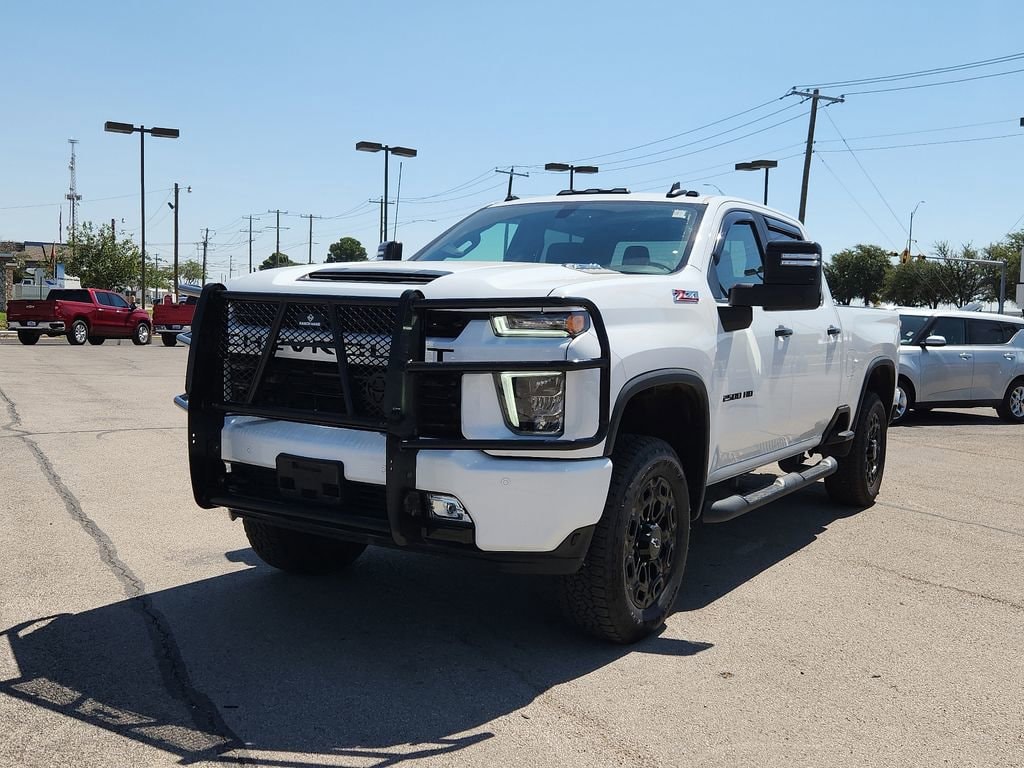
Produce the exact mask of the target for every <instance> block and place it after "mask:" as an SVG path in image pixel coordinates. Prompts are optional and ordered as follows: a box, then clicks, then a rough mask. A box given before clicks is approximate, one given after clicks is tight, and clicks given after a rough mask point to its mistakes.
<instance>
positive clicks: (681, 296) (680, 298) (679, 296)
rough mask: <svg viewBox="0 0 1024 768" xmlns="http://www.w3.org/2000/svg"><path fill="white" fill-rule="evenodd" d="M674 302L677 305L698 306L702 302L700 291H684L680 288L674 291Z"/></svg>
mask: <svg viewBox="0 0 1024 768" xmlns="http://www.w3.org/2000/svg"><path fill="white" fill-rule="evenodd" d="M672 301H674V302H675V303H676V304H696V303H697V302H698V301H700V292H699V291H684V290H681V289H679V288H673V289H672Z"/></svg>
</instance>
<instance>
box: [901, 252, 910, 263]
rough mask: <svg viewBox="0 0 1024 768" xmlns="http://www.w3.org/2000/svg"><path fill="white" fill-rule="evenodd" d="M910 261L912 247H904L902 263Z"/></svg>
mask: <svg viewBox="0 0 1024 768" xmlns="http://www.w3.org/2000/svg"><path fill="white" fill-rule="evenodd" d="M909 261H910V249H909V248H904V249H903V253H901V254H900V264H906V263H907V262H909Z"/></svg>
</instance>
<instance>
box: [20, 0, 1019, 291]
mask: <svg viewBox="0 0 1024 768" xmlns="http://www.w3.org/2000/svg"><path fill="white" fill-rule="evenodd" d="M3 15H4V28H5V38H6V40H7V43H8V44H7V47H6V52H5V62H4V78H3V80H4V87H3V99H4V104H5V107H6V109H5V110H4V112H5V116H6V119H5V120H4V124H3V127H2V128H0V239H12V240H47V241H48V240H50V239H53V238H55V237H57V232H58V211H59V210H60V208H61V207H63V210H64V222H65V224H66V223H67V216H68V213H67V204H66V202H65V201H64V195H65V194H66V193H67V191H68V184H69V178H68V171H67V163H68V157H69V154H68V152H69V146H68V144H67V139H68V138H69V137H74V138H77V139H79V140H80V142H81V143H80V144H78V191H79V193H80V194H81V195H82V197H83V200H82V203H81V206H80V209H79V217H80V219H86V220H92V221H95V222H97V223H98V222H102V221H109V220H110V218H111V217H114V218H116V219H117V220H118V222H119V226H122V227H123V228H124V229H125V230H128V231H129V232H134V233H136V236H137V231H138V227H139V199H138V193H139V180H138V172H139V157H138V136H137V135H135V136H131V137H128V136H122V135H117V134H108V133H104V132H103V123H104V121H105V120H116V121H124V122H134V123H136V124H138V123H143V124H145V125H147V126H149V125H158V126H170V127H176V128H179V129H180V130H181V138H180V139H179V140H177V141H171V140H163V139H147V142H146V188H147V190H148V194H147V219H149V223H148V224H147V242H148V244H149V247H148V250H149V251H150V253H158V254H159V255H160V257H161V260H163V259H165V258H169V257H170V255H171V252H172V248H171V245H170V243H171V241H172V238H173V235H172V218H171V215H170V214H171V212H170V210H169V209H168V207H167V205H166V202H167V201H168V200H169V199H170V192H169V190H170V188H171V187H172V185H173V183H174V182H175V181H177V182H179V183H180V184H181V185H182V186H186V185H191V186H192V189H193V192H192V194H191V195H187V196H186V195H184V194H183V196H182V201H181V239H182V242H183V245H182V249H181V253H182V255H183V256H192V255H194V254H195V253H196V249H195V245H194V243H195V242H196V241H197V240H199V239H200V237H201V234H200V231H201V229H202V228H203V227H210V228H211V236H210V239H211V243H212V244H213V247H212V248H211V251H210V259H211V269H210V272H211V275H212V276H213V277H216V278H219V277H220V275H221V274H226V273H227V270H228V263H229V258H233V260H234V265H235V268H236V269H237V267H238V264H239V261H240V260H247V235H245V234H242V233H241V232H240V231H239V230H241V229H242V228H243V226H245V225H246V221H245V220H244V218H243V217H244V216H246V215H248V214H259V215H261V217H262V221H260V222H257V224H256V226H257V227H261V228H264V232H263V234H261V235H259V236H258V239H257V240H256V243H255V245H254V254H255V256H256V257H257V258H258V259H259V260H262V259H263V258H265V257H266V256H267V255H269V254H270V253H271V252H272V250H273V247H274V240H273V232H272V231H267V230H266V227H267V226H268V225H270V224H272V217H270V216H267V215H266V211H267V210H268V209H270V208H281V209H282V210H287V211H289V212H290V214H291V215H288V216H284V217H282V225H283V226H288V227H290V229H287V230H283V231H282V233H281V243H282V250H283V251H284V252H286V253H288V254H289V255H290V256H292V258H294V259H296V260H303V261H304V260H305V258H306V252H307V246H306V240H307V236H308V223H307V221H306V220H305V219H300V218H298V217H297V216H296V214H309V213H312V214H315V215H319V216H324V217H337V216H338V215H339V214H345V213H348V212H351V213H352V214H353V215H351V216H349V217H348V218H333V219H332V218H324V219H322V220H315V221H314V242H315V243H316V244H315V245H314V260H322V258H323V255H324V254H325V253H326V249H327V245H328V244H329V243H331V242H333V241H334V240H336V239H337V238H338V237H341V236H344V235H352V236H354V237H357V238H358V239H360V240H361V241H362V242H363V243H364V244H365V245H366V246H367V247H368V248H369V249H372V248H373V247H374V246H375V244H376V240H377V231H378V208H377V207H376V206H373V205H370V204H368V203H367V200H368V199H369V198H371V197H378V196H380V194H381V192H382V189H381V188H382V177H383V167H382V165H383V161H382V157H381V156H380V155H370V154H365V153H357V152H355V151H354V144H355V142H356V141H358V140H361V139H365V140H371V141H380V142H384V143H390V144H397V145H405V146H411V147H415V148H417V149H418V150H419V153H420V154H419V157H417V158H415V159H412V160H408V161H406V162H405V164H404V170H403V177H402V187H401V197H402V200H401V204H400V208H399V210H398V221H399V232H398V235H399V239H400V240H404V241H405V243H406V247H407V249H410V248H414V247H417V246H419V245H422V244H423V243H424V242H425V241H426V240H427V239H428V238H430V237H431V236H433V235H434V234H436V233H437V232H439V231H441V230H442V229H443V228H445V227H447V226H449V225H450V224H452V223H454V222H455V221H456V220H457V219H459V218H461V217H462V216H463V215H465V214H467V213H469V212H470V211H472V210H473V209H475V208H477V207H479V206H481V205H483V204H485V203H487V202H490V201H493V200H496V199H500V198H501V197H502V196H503V194H504V187H503V184H504V178H505V177H502V176H499V175H498V174H495V173H493V169H494V168H495V167H498V166H504V167H507V166H508V165H510V164H516V165H517V166H537V165H542V164H543V163H544V162H546V161H559V162H568V161H574V160H579V159H585V158H591V157H593V156H597V155H605V156H603V157H595V158H594V159H593V160H592V161H588V162H593V163H595V164H598V165H600V166H601V168H602V171H601V173H600V175H598V176H596V177H586V179H585V180H586V181H587V183H588V184H590V183H593V184H600V185H601V186H618V185H625V186H628V187H630V188H632V189H634V190H646V189H656V190H660V189H666V190H667V189H668V186H669V184H670V183H671V182H672V181H673V180H676V179H678V180H680V181H682V182H683V185H684V186H687V187H691V188H697V189H701V190H703V191H707V190H708V189H709V188H708V187H702V186H701V185H702V184H704V183H713V184H717V185H718V186H720V187H721V188H722V189H723V190H724V191H726V192H728V193H733V194H739V195H742V196H744V197H749V198H753V199H759V198H760V194H761V182H762V177H761V174H760V173H741V172H734V171H732V170H731V168H732V165H733V164H734V163H735V162H738V161H744V160H752V159H757V158H760V157H768V158H772V159H779V160H780V166H779V168H778V170H777V171H774V172H773V173H772V177H771V204H772V205H774V206H776V207H778V208H781V209H782V210H784V211H787V212H790V213H792V214H794V215H795V214H796V212H797V208H798V203H799V188H800V174H801V166H802V156H801V154H800V153H801V151H802V144H803V141H804V139H805V136H806V131H807V118H806V117H805V116H803V114H804V112H805V111H806V105H804V106H800V105H799V100H798V99H797V98H793V97H791V98H788V99H784V100H780V101H775V102H773V103H771V104H768V105H766V106H764V107H762V108H761V109H758V110H755V111H753V112H750V113H748V114H746V115H743V116H742V117H738V118H736V119H733V120H731V121H728V122H725V123H722V124H719V125H717V126H713V127H710V128H706V129H704V130H701V131H697V132H694V133H690V134H687V135H685V136H680V137H678V138H676V139H673V140H671V141H665V142H660V143H655V144H651V145H650V146H647V147H645V148H643V149H637V150H634V151H632V152H625V153H619V154H606V153H612V152H616V151H618V150H623V149H626V148H629V147H633V146H637V145H642V144H647V143H648V142H655V141H657V140H659V139H662V138H665V137H669V136H672V135H675V134H681V133H683V132H685V131H687V130H689V129H692V128H697V127H699V126H702V125H705V124H707V123H710V122H712V121H715V120H718V119H720V118H724V117H727V116H729V115H733V114H735V113H737V112H740V111H742V110H745V109H747V108H749V107H753V106H756V105H759V104H763V103H765V102H769V101H771V100H773V99H777V98H778V97H780V96H782V95H783V94H784V93H785V92H786V91H787V90H788V89H789V87H790V86H793V85H798V84H801V85H802V84H815V83H825V82H829V81H839V80H850V79H854V78H864V77H870V76H876V75H886V74H893V73H903V72H910V71H916V70H921V69H927V68H933V67H942V66H949V65H956V64H961V63H965V62H970V61H976V60H981V59H988V58H992V57H997V56H1005V55H1011V54H1015V53H1019V52H1021V51H1024V37H1022V36H1021V30H1022V29H1024V3H1021V2H1019V0H999V1H995V2H993V1H991V0H978V1H977V2H973V3H971V4H969V5H968V4H964V3H951V2H941V3H925V2H908V3H894V2H891V0H888V1H887V2H878V1H876V0H866V1H865V2H861V3H857V4H852V5H851V4H834V3H825V2H816V3H811V2H793V1H789V2H787V1H785V0H783V1H781V2H776V3H770V4H769V3H762V2H756V3H755V2H738V3H681V2H678V0H672V1H671V2H647V3H641V2H638V3H633V4H625V3H622V2H605V1H604V0H589V1H588V2H581V1H576V0H574V1H572V2H552V0H546V1H545V2H536V1H535V0H520V1H519V2H514V3H503V4H497V3H469V2H463V3H455V2H445V1H444V0H438V1H437V2H432V3H419V2H393V3H374V4H368V3H359V4H356V3H352V2H296V3H272V4H271V3H253V2H247V3H237V2H217V3H198V2H192V1H190V0H186V1H183V2H177V3H127V2H122V3H111V2H101V1H96V2H89V3H50V4H39V3H32V4H30V3H12V4H8V6H7V7H6V8H5V10H4V14H3ZM1014 69H1024V60H1017V61H1011V62H1008V63H1006V64H1004V65H1001V66H993V67H983V68H978V69H973V70H967V71H963V72H959V73H953V74H951V75H949V76H945V77H938V78H931V79H930V81H934V80H942V79H952V78H957V77H968V76H976V75H983V74H991V73H994V72H1000V71H1009V70H1014ZM921 82H929V80H925V81H921V80H912V81H900V82H894V83H892V84H891V85H893V86H898V85H904V84H920V83H921ZM876 87H878V86H876ZM881 87H885V86H884V85H883V86H881ZM854 90H859V88H857V87H849V86H843V87H825V88H823V92H824V93H829V94H836V95H838V94H840V93H843V92H852V91H854ZM784 108H787V109H785V111H782V112H779V113H778V114H777V115H774V116H770V117H768V115H769V114H770V113H771V112H775V111H776V110H782V109H784ZM826 113H827V115H828V116H826V114H824V113H823V114H821V115H820V117H819V120H818V132H817V138H818V144H817V149H819V150H838V151H833V152H824V151H822V152H821V153H820V154H819V155H818V157H817V158H816V159H815V161H814V164H813V166H812V171H811V188H810V199H809V205H808V213H807V224H808V226H809V228H810V230H811V232H812V234H813V236H814V237H815V238H816V239H818V240H820V241H821V242H822V244H823V245H824V247H825V250H826V252H827V253H833V252H835V251H837V250H840V249H842V248H844V247H848V246H850V245H853V244H855V243H858V242H873V243H878V244H880V245H883V246H886V247H888V248H891V249H902V247H903V246H904V245H905V243H906V239H907V234H906V230H905V228H906V227H907V225H908V219H909V215H910V211H911V209H912V208H913V207H914V206H915V205H916V204H917V202H918V201H919V200H925V201H926V202H925V204H924V205H922V206H921V207H920V208H919V210H918V212H917V216H916V217H915V220H914V237H915V239H917V240H918V241H919V243H920V245H921V247H923V248H925V249H927V248H929V247H930V246H931V244H932V243H933V242H934V241H936V240H943V239H944V240H949V241H951V242H953V243H954V244H960V243H963V242H973V243H974V244H976V245H984V244H987V243H988V242H990V241H992V240H996V239H999V238H1000V237H1002V236H1003V235H1004V234H1005V233H1006V232H1007V231H1008V230H1009V229H1010V228H1011V227H1012V226H1014V225H1016V226H1017V227H1018V228H1020V227H1021V226H1024V220H1022V219H1021V217H1022V215H1024V129H1022V128H1020V127H1019V118H1020V117H1021V116H1022V115H1024V72H1020V73H1016V74H1010V75H1007V76H1004V77H991V78H987V79H979V80H974V81H971V82H965V83H960V84H953V85H945V86H938V87H931V88H917V89H914V90H906V91H897V92H892V93H881V94H865V95H856V96H850V97H849V98H848V99H847V102H846V103H845V104H841V105H837V106H835V107H831V108H829V109H828V110H826ZM829 117H831V120H830V119H829ZM790 118H792V119H790ZM755 121H756V122H755ZM782 121H786V122H782ZM833 121H834V125H833ZM746 122H751V124H750V125H749V126H746V127H738V126H740V125H741V124H742V123H746ZM776 123H781V124H779V125H775V124H776ZM978 123H986V125H974V124H978ZM773 125H774V127H772V126H773ZM966 125H973V127H958V128H953V127H954V126H966ZM837 128H838V130H839V131H841V132H842V134H843V135H844V136H845V137H847V139H849V143H850V146H852V147H854V149H855V150H857V148H863V149H860V150H857V151H856V156H855V157H854V156H852V155H851V154H850V153H849V152H847V151H846V150H845V147H844V145H843V143H842V142H841V141H838V139H839V135H838V134H837ZM939 129H942V130H939ZM946 129H949V130H946ZM722 131H729V132H728V133H724V134H723V135H721V136H718V137H717V138H707V137H709V136H710V135H711V134H715V133H719V132H722ZM754 131H760V132H759V133H757V134H756V135H752V136H749V137H747V138H739V137H742V136H743V135H744V134H748V133H752V132H754ZM926 131H927V132H926ZM879 134H900V135H886V136H878V135H879ZM1002 135H1009V137H1008V138H1002V139H993V140H988V141H975V142H963V143H945V144H932V145H929V146H917V147H906V148H902V149H887V150H869V149H866V148H868V147H880V146H891V145H895V144H923V143H926V142H948V141H959V140H961V139H971V138H978V137H989V136H1002ZM875 136H877V138H864V139H856V140H855V137H875ZM694 142H696V143H694ZM723 142H728V143H724V144H723ZM684 144H685V145H688V146H682V145H684ZM716 144H723V145H722V146H717V147H714V146H713V145H716ZM673 148H676V149H673ZM651 153H660V154H654V155H651ZM641 155H647V156H646V157H638V156H641ZM822 159H823V160H824V162H822ZM652 161H653V162H652ZM858 161H859V162H858ZM641 163H650V164H647V165H639V164H641ZM825 163H827V165H825ZM628 166H635V167H628ZM861 166H863V168H862V167H861ZM616 168H618V169H619V170H614V169H616ZM528 170H529V172H530V177H529V178H527V179H517V180H516V192H517V193H518V194H520V195H528V194H542V193H549V192H552V191H554V190H557V189H560V188H562V187H563V186H566V181H567V179H565V177H564V175H555V174H549V173H544V172H543V171H539V170H538V169H537V168H536V167H534V168H529V169H528ZM393 171H394V173H393V177H392V187H391V191H392V195H394V192H395V188H396V186H397V181H398V173H397V171H398V168H397V163H395V164H394V165H393ZM865 172H866V173H865ZM869 177H870V180H869ZM473 179H477V180H476V182H474V183H472V184H470V185H468V186H465V187H461V185H463V184H464V183H465V182H469V181H471V180H473ZM844 185H845V188H846V189H844ZM875 186H877V191H876V189H875ZM456 187H460V188H459V189H457V190H456V191H454V192H450V193H446V194H440V195H439V194H438V193H445V191H446V190H449V189H452V188H456ZM847 190H848V191H847ZM851 195H852V197H851ZM427 196H433V197H432V198H429V199H427V200H419V201H417V200H416V198H424V197H427ZM853 198H856V201H857V202H859V205H858V204H857V202H855V201H854V199H853ZM883 198H884V202H883ZM862 207H863V210H862ZM890 207H891V209H892V210H891V211H890ZM393 216H394V213H392V219H393ZM122 218H123V219H124V224H123V225H122V224H120V221H121V219H122ZM430 219H433V220H434V221H429V220H430Z"/></svg>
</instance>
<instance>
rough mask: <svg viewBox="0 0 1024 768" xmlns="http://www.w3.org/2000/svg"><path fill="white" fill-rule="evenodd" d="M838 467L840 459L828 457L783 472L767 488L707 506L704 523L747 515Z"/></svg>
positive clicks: (825, 475)
mask: <svg viewBox="0 0 1024 768" xmlns="http://www.w3.org/2000/svg"><path fill="white" fill-rule="evenodd" d="M837 469H839V462H837V461H836V459H835V458H833V457H832V456H828V457H826V458H824V459H822V460H821V461H819V462H818V463H817V464H815V465H814V466H813V467H808V468H807V469H805V470H804V471H803V472H790V473H789V474H788V475H783V476H782V477H780V478H778V479H776V481H775V482H774V483H772V484H771V485H769V486H768V487H767V488H762V489H761V490H759V491H754V492H753V493H750V494H748V495H746V496H740V495H739V494H737V495H735V496H729V497H727V498H724V499H719V500H718V501H716V502H713V503H712V504H711V505H710V506H708V507H705V509H704V522H705V523H724V522H726V521H727V520H732V519H733V518H734V517H739V516H740V515H744V514H746V513H747V512H750V511H751V510H753V509H757V508H758V507H761V506H764V505H765V504H768V503H769V502H772V501H775V500H776V499H780V498H782V497H783V496H786V495H788V494H790V493H793V491H799V490H800V489H801V488H804V487H805V486H808V485H810V484H811V483H813V482H815V481H817V480H820V479H821V478H823V477H828V476H829V475H831V474H832V473H833V472H835V471H836V470H837Z"/></svg>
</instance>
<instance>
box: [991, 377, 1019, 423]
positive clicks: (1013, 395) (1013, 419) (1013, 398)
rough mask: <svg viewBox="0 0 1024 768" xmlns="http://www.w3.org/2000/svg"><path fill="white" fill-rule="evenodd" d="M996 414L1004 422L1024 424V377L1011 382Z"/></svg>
mask: <svg viewBox="0 0 1024 768" xmlns="http://www.w3.org/2000/svg"><path fill="white" fill-rule="evenodd" d="M996 412H997V413H998V414H999V418H1001V419H1002V420H1003V421H1008V422H1010V423H1011V424H1024V377H1021V378H1018V379H1014V380H1013V381H1011V382H1010V386H1008V387H1007V388H1006V394H1005V395H1003V402H1001V403H1000V404H999V405H997V406H996Z"/></svg>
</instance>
